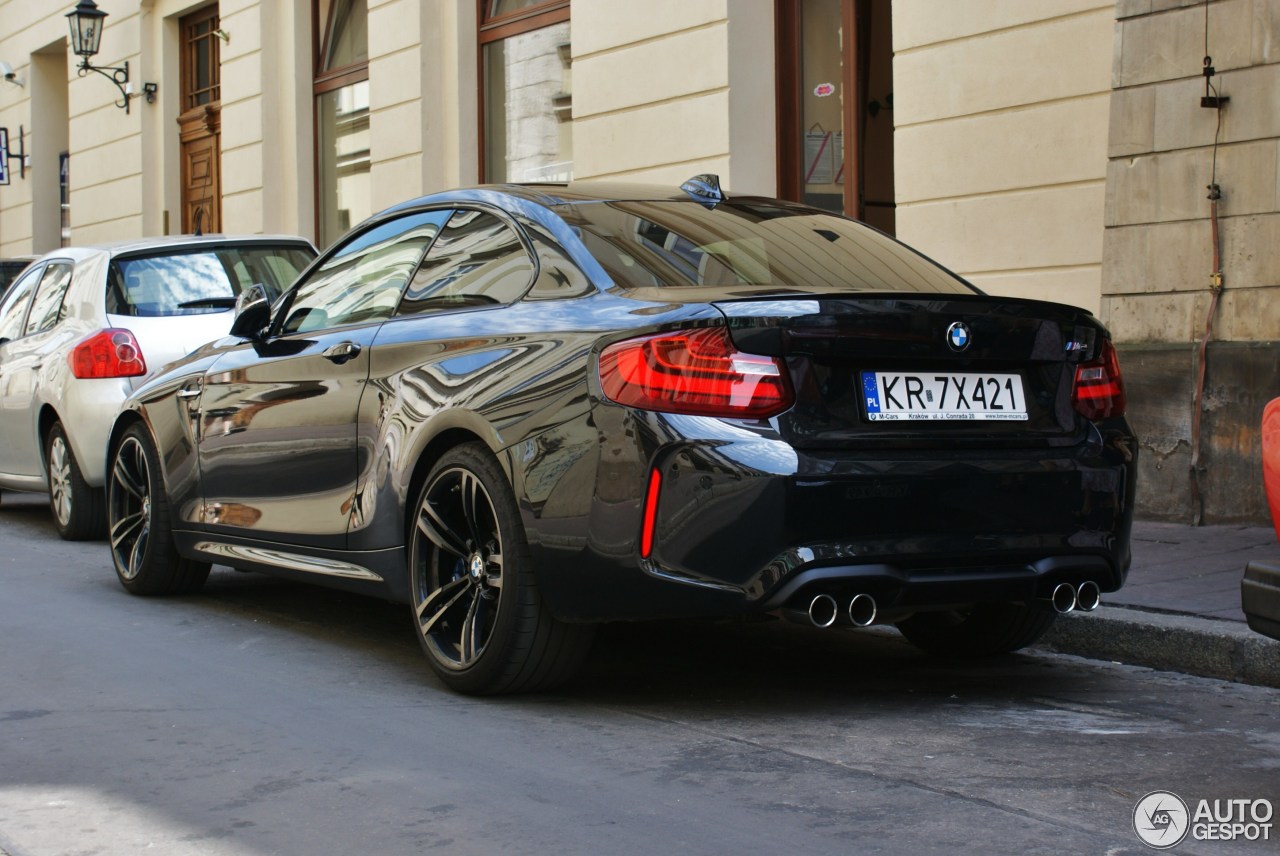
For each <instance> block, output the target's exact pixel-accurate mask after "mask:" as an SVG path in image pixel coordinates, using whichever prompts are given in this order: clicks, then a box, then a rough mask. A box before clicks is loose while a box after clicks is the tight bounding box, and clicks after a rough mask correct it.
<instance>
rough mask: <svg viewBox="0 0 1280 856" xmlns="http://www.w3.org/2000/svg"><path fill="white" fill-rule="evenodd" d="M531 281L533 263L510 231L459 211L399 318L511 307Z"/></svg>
mask: <svg viewBox="0 0 1280 856" xmlns="http://www.w3.org/2000/svg"><path fill="white" fill-rule="evenodd" d="M532 278H533V262H532V261H531V260H530V259H529V254H528V253H527V252H526V251H525V248H524V244H522V243H520V238H519V237H517V236H516V233H515V232H514V231H513V230H512V229H511V227H510V226H508V225H507V224H506V223H503V222H502V221H501V220H499V219H498V218H497V217H495V216H493V215H492V214H487V213H485V212H483V211H459V212H458V213H456V214H454V215H453V217H452V218H451V219H450V220H449V225H448V226H446V227H445V229H444V231H442V232H441V233H440V239H439V240H437V241H436V243H435V246H433V247H432V248H431V252H429V253H428V254H427V258H426V260H425V261H424V262H423V264H422V268H421V269H420V270H419V271H418V273H417V274H416V275H415V276H414V278H413V282H412V283H411V284H410V285H409V290H408V291H407V292H405V295H404V301H403V302H402V303H401V304H400V310H399V314H401V315H409V314H414V313H418V312H435V311H439V310H442V309H455V308H460V307H464V306H483V305H486V304H491V303H512V302H514V301H516V300H519V299H520V298H521V297H522V296H523V295H524V293H525V292H526V291H527V290H528V289H529V283H530V281H531V280H532Z"/></svg>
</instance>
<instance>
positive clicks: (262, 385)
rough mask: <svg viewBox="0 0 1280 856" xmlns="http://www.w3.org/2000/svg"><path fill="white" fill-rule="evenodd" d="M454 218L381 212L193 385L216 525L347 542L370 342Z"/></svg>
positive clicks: (208, 502) (257, 534)
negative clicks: (265, 328) (383, 216)
mask: <svg viewBox="0 0 1280 856" xmlns="http://www.w3.org/2000/svg"><path fill="white" fill-rule="evenodd" d="M447 217H448V211H430V212H425V213H424V212H419V213H416V214H412V215H406V216H400V217H396V218H393V219H390V220H381V221H379V222H377V223H375V224H373V225H371V226H370V227H368V228H366V229H364V230H362V231H360V232H358V233H356V234H355V235H353V236H351V237H349V238H348V239H346V240H344V241H343V243H342V244H340V245H339V246H337V247H336V248H335V249H334V250H332V251H330V253H329V254H328V255H327V256H326V258H325V259H324V260H323V261H322V262H321V263H320V264H319V265H318V266H317V267H316V268H314V269H313V270H312V271H311V272H310V273H309V274H308V275H307V278H306V279H305V280H303V281H301V282H299V283H298V284H297V285H296V286H295V287H294V289H293V290H292V291H291V292H290V293H289V294H288V295H287V296H286V298H285V300H284V302H283V303H282V304H281V306H280V307H279V308H278V310H277V317H276V319H275V321H274V322H273V326H272V328H271V329H270V332H269V334H268V335H267V336H266V337H265V338H262V339H260V340H257V341H252V342H245V343H243V344H242V345H241V346H239V347H236V348H233V349H232V350H230V351H229V352H228V353H226V354H224V355H223V356H221V357H219V358H218V360H217V362H216V363H214V365H213V366H212V367H211V368H210V370H209V371H208V372H206V374H205V375H204V378H203V388H202V389H187V390H183V392H182V393H181V394H184V395H186V396H188V397H196V396H198V397H199V400H200V405H199V413H200V431H199V435H198V457H199V462H200V474H201V487H202V507H201V519H202V521H203V522H204V523H205V524H206V525H207V526H208V527H209V529H210V531H212V532H225V533H228V534H234V535H237V536H240V537H247V538H254V539H263V540H272V541H280V540H283V541H287V542H289V543H294V544H298V545H303V546H311V547H315V548H322V549H340V548H342V547H343V546H345V543H346V531H347V521H348V519H349V517H350V515H351V514H352V513H353V509H352V506H353V499H354V494H355V481H356V473H357V471H358V467H359V464H358V460H357V445H356V424H355V423H356V413H357V408H358V406H359V402H360V396H361V394H362V393H363V391H364V388H365V383H366V381H367V379H368V375H369V355H370V349H371V346H372V344H373V340H374V337H375V335H376V334H377V331H378V328H379V326H380V325H381V324H382V322H383V321H385V320H386V319H387V318H388V317H390V316H391V314H392V312H393V311H394V310H395V307H396V305H397V304H398V302H399V300H400V294H401V291H402V290H403V289H404V285H405V283H406V282H407V281H408V280H409V277H410V276H411V275H412V274H413V272H414V270H415V269H416V268H417V266H418V263H419V262H420V261H421V258H422V255H423V253H424V252H425V251H426V248H427V247H428V246H429V244H430V242H431V240H432V239H433V238H434V237H435V234H436V232H437V231H438V230H439V227H440V225H441V224H442V223H443V222H444V220H446V219H447Z"/></svg>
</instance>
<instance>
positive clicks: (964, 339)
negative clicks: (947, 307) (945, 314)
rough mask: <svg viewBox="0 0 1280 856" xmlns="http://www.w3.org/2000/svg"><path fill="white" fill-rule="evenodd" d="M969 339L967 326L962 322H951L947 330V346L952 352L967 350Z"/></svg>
mask: <svg viewBox="0 0 1280 856" xmlns="http://www.w3.org/2000/svg"><path fill="white" fill-rule="evenodd" d="M971 338H972V337H971V336H970V335H969V325H967V324H965V323H964V322H963V321H955V322H952V324H951V326H950V327H948V328H947V344H948V345H950V346H951V350H953V351H963V350H964V349H965V348H968V347H969V341H970V339H971Z"/></svg>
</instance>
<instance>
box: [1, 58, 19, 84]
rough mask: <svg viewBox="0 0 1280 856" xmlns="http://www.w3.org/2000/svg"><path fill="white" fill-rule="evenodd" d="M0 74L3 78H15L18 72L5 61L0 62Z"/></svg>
mask: <svg viewBox="0 0 1280 856" xmlns="http://www.w3.org/2000/svg"><path fill="white" fill-rule="evenodd" d="M0 74H3V75H4V79H5V80H17V79H18V72H16V71H14V70H13V66H11V65H9V63H7V62H0Z"/></svg>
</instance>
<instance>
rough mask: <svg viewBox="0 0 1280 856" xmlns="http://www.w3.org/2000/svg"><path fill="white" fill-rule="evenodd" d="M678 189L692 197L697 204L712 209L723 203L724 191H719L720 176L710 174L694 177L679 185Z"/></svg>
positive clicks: (705, 173)
mask: <svg viewBox="0 0 1280 856" xmlns="http://www.w3.org/2000/svg"><path fill="white" fill-rule="evenodd" d="M680 189H681V190H683V191H684V192H685V193H687V194H689V195H690V196H692V197H693V198H694V199H695V200H696V201H697V202H698V203H700V204H702V205H705V206H706V207H707V208H711V209H714V208H715V207H716V206H717V205H719V204H720V203H721V202H724V199H725V196H724V191H723V190H721V189H720V176H718V175H715V174H713V173H710V172H704V173H702V175H695V176H694V177H693V178H691V179H689V180H688V181H686V182H685V183H684V184H682V185H680Z"/></svg>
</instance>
